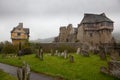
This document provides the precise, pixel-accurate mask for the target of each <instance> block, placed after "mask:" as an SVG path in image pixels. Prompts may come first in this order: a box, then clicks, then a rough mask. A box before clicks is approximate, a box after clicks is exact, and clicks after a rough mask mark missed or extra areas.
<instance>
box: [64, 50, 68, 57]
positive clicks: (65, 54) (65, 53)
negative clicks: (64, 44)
mask: <svg viewBox="0 0 120 80" xmlns="http://www.w3.org/2000/svg"><path fill="white" fill-rule="evenodd" d="M67 56H68V53H67V50H65V51H64V59H67Z"/></svg>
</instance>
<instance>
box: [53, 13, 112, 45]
mask: <svg viewBox="0 0 120 80" xmlns="http://www.w3.org/2000/svg"><path fill="white" fill-rule="evenodd" d="M113 23H114V22H113V21H112V20H111V19H109V18H108V17H107V16H106V15H105V13H102V14H84V17H83V19H82V21H81V22H80V24H78V27H77V28H74V27H73V26H72V24H69V25H68V26H67V27H66V26H63V27H60V32H59V36H58V37H56V38H55V42H80V43H87V44H90V45H99V44H109V43H112V42H113V37H112V31H113V27H114V26H113Z"/></svg>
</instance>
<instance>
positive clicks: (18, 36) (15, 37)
mask: <svg viewBox="0 0 120 80" xmlns="http://www.w3.org/2000/svg"><path fill="white" fill-rule="evenodd" d="M11 39H12V43H13V44H14V45H16V44H19V43H22V44H24V43H25V42H26V41H28V40H29V28H23V23H19V25H18V26H16V27H14V28H13V30H12V31H11Z"/></svg>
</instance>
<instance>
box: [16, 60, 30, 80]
mask: <svg viewBox="0 0 120 80" xmlns="http://www.w3.org/2000/svg"><path fill="white" fill-rule="evenodd" d="M17 78H18V80H30V67H29V65H28V64H26V63H25V62H23V66H22V69H19V68H18V69H17Z"/></svg>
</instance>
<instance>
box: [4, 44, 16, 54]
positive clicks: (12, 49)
mask: <svg viewBox="0 0 120 80" xmlns="http://www.w3.org/2000/svg"><path fill="white" fill-rule="evenodd" d="M17 51H18V48H17V47H16V46H14V45H12V44H11V43H10V42H5V43H4V46H3V49H2V53H6V54H12V53H17Z"/></svg>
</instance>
